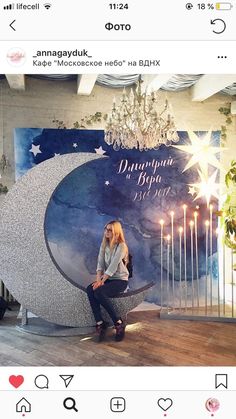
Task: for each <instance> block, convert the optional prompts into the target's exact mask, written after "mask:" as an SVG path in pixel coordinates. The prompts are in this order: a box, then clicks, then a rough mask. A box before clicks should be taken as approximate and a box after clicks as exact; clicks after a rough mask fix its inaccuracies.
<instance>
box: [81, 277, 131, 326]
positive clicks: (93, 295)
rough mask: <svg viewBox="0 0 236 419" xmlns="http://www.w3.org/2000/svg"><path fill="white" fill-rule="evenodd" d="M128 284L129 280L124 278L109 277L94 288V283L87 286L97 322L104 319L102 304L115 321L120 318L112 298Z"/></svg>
mask: <svg viewBox="0 0 236 419" xmlns="http://www.w3.org/2000/svg"><path fill="white" fill-rule="evenodd" d="M127 285H128V281H124V280H123V279H107V280H106V282H105V284H104V285H102V286H101V287H99V288H97V289H96V290H93V287H92V284H90V285H89V286H88V287H87V294H88V299H89V302H90V305H91V308H92V311H93V315H94V317H95V320H96V322H100V321H102V320H103V319H102V314H101V306H102V307H103V308H104V309H105V310H106V311H107V313H108V314H109V316H110V317H111V319H112V321H113V323H116V322H117V320H119V317H117V315H116V312H115V310H114V308H113V306H112V304H111V301H110V298H111V297H115V296H116V295H117V294H119V293H120V292H123V291H124V290H125V289H126V287H127Z"/></svg>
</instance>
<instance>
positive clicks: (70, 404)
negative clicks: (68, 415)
mask: <svg viewBox="0 0 236 419" xmlns="http://www.w3.org/2000/svg"><path fill="white" fill-rule="evenodd" d="M63 406H64V408H65V409H67V410H74V411H75V412H78V409H77V408H76V402H75V399H73V397H67V398H66V399H65V400H64V402H63Z"/></svg>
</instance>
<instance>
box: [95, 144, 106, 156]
mask: <svg viewBox="0 0 236 419" xmlns="http://www.w3.org/2000/svg"><path fill="white" fill-rule="evenodd" d="M94 150H95V152H96V154H100V155H101V156H103V154H105V153H106V151H105V150H103V148H102V146H100V147H99V148H95V149H94Z"/></svg>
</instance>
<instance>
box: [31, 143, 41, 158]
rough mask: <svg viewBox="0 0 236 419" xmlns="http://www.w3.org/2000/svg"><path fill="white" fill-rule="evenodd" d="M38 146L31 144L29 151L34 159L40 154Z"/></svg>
mask: <svg viewBox="0 0 236 419" xmlns="http://www.w3.org/2000/svg"><path fill="white" fill-rule="evenodd" d="M39 148H40V145H34V144H32V147H31V149H30V150H29V151H31V153H33V155H34V157H35V156H37V154H39V153H42V151H41V150H39Z"/></svg>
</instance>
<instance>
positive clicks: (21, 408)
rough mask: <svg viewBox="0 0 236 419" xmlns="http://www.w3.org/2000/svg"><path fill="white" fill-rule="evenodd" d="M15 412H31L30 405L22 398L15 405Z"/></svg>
mask: <svg viewBox="0 0 236 419" xmlns="http://www.w3.org/2000/svg"><path fill="white" fill-rule="evenodd" d="M16 411H17V412H21V413H22V412H24V413H26V412H28V413H29V412H31V404H30V403H29V402H28V400H26V399H25V398H24V397H23V398H22V399H21V400H20V401H19V402H18V403H17V404H16Z"/></svg>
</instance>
